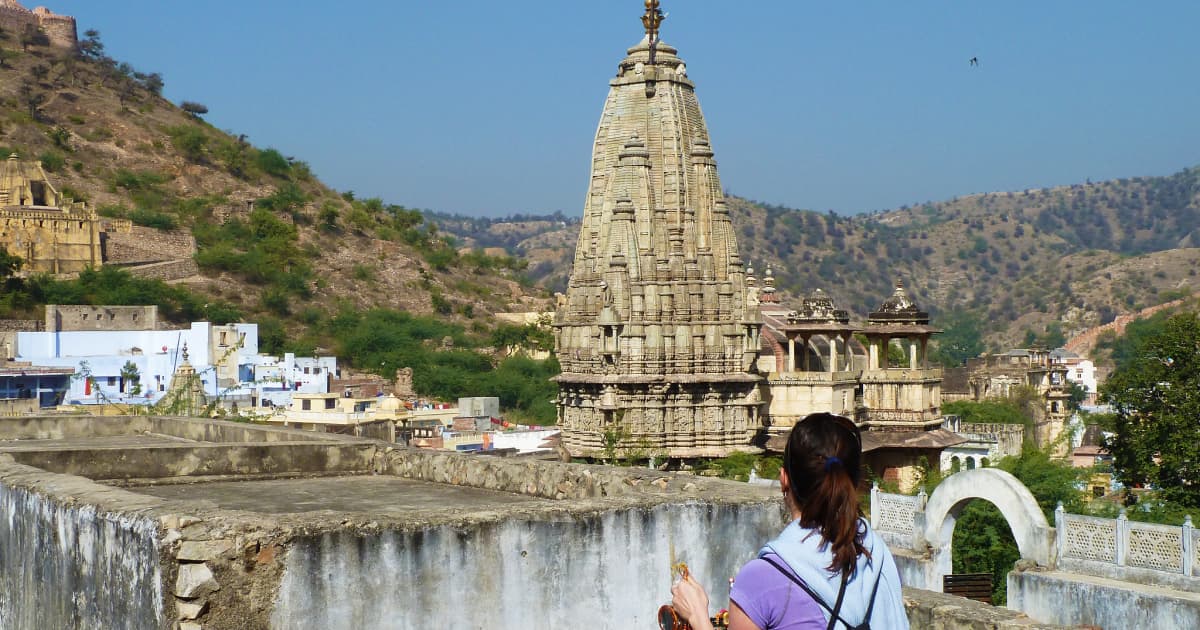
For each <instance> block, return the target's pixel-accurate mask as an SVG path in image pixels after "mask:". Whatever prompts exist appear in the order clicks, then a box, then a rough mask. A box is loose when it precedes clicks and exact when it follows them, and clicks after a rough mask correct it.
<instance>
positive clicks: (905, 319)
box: [867, 280, 929, 324]
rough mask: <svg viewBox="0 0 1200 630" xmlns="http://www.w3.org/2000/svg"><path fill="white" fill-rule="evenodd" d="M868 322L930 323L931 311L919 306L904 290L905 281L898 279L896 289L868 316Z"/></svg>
mask: <svg viewBox="0 0 1200 630" xmlns="http://www.w3.org/2000/svg"><path fill="white" fill-rule="evenodd" d="M867 321H868V322H878V323H904V324H928V323H929V313H926V312H924V311H922V310H920V309H919V308H917V303H916V302H913V301H912V298H910V297H908V292H907V291H905V290H904V281H903V280H896V290H895V291H893V292H892V295H891V297H889V298H888V299H886V300H884V301H883V304H880V305H879V308H878V309H875V312H873V313H871V314H870V315H869V316H868V317H867Z"/></svg>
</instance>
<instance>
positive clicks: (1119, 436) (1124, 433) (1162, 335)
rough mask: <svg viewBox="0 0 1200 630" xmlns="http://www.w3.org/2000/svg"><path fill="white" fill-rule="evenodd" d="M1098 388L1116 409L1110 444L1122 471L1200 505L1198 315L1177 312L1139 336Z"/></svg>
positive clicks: (1133, 481) (1134, 481)
mask: <svg viewBox="0 0 1200 630" xmlns="http://www.w3.org/2000/svg"><path fill="white" fill-rule="evenodd" d="M1100 394H1101V400H1102V401H1103V402H1106V403H1109V404H1111V405H1112V406H1113V411H1114V413H1115V418H1114V420H1113V425H1114V427H1113V428H1114V431H1115V432H1114V435H1113V436H1112V437H1111V438H1109V439H1107V440H1106V441H1105V447H1106V448H1107V449H1108V451H1109V452H1110V453H1112V455H1113V465H1114V468H1115V472H1116V474H1117V476H1118V478H1120V479H1121V480H1122V481H1124V482H1125V483H1126V484H1127V485H1146V484H1148V485H1152V486H1154V487H1157V488H1158V489H1159V490H1160V491H1161V492H1162V494H1163V495H1164V497H1166V498H1167V499H1168V500H1172V501H1175V502H1178V503H1180V504H1182V505H1185V506H1188V507H1200V423H1197V421H1196V419H1197V418H1200V317H1198V316H1197V314H1196V313H1184V314H1180V315H1176V316H1174V317H1171V318H1170V319H1168V320H1166V321H1165V322H1164V323H1163V325H1162V327H1161V329H1160V330H1158V331H1155V332H1151V333H1148V334H1146V335H1145V336H1144V337H1141V338H1140V339H1139V340H1138V341H1137V342H1136V345H1135V346H1134V347H1133V356H1132V358H1131V360H1129V361H1128V363H1126V364H1125V366H1124V367H1121V368H1118V369H1117V371H1116V372H1114V373H1113V375H1112V376H1111V377H1109V379H1108V381H1107V382H1105V383H1104V385H1103V386H1101V388H1100Z"/></svg>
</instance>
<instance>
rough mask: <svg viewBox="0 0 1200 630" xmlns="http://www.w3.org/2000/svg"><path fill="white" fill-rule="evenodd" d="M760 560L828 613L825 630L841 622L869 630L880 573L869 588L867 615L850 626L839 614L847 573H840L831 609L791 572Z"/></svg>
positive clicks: (858, 629) (880, 577)
mask: <svg viewBox="0 0 1200 630" xmlns="http://www.w3.org/2000/svg"><path fill="white" fill-rule="evenodd" d="M760 559H761V560H765V561H766V562H767V564H770V565H771V566H773V567H775V569H776V570H777V571H779V572H780V573H782V574H783V575H784V577H786V578H787V579H789V580H791V581H792V582H793V583H795V584H796V586H799V587H800V590H802V591H804V592H805V593H808V596H809V597H811V598H812V599H813V601H815V602H817V604H818V605H819V606H820V607H821V608H824V609H825V610H827V611H828V612H829V626H828V628H826V630H833V626H834V623H835V622H838V621H840V622H842V624H843V625H845V626H846V627H847V628H850V629H851V630H869V628H870V627H871V613H872V612H874V610H875V595H876V594H877V593H879V583H880V582H882V581H883V572H882V571H880V572H879V575H877V576H875V586H873V587H871V599H870V600H869V601H868V602H867V613H866V615H865V616H863V620H862V623H860V624H859V625H857V626H853V625H850V622H848V621H846V620H845V619H843V618H842V617H841V615H840V614H839V613H840V612H841V609H842V600H843V598H844V597H845V595H846V584H847V583H848V582H849V580H850V574H849V573H842V586H841V588H839V589H838V596H837V602H836V603H835V604H834V606H833V608H830V607H829V604H827V603H825V600H823V599H821V597H820V596H818V595H817V594H816V592H814V591H813V590H812V587H810V586H809V585H808V584H805V583H804V580H801V579H800V578H798V577H796V576H795V575H793V574H792V572H791V571H788V570H787V569H785V568H784V567H783V566H782V565H780V564H779V563H778V562H775V561H774V560H772V559H771V558H769V557H767V556H760Z"/></svg>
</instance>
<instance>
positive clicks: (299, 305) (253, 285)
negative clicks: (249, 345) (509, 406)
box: [0, 29, 545, 329]
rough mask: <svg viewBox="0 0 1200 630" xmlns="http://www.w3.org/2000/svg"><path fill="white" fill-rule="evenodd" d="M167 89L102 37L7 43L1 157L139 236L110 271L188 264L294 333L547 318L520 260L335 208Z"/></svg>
mask: <svg viewBox="0 0 1200 630" xmlns="http://www.w3.org/2000/svg"><path fill="white" fill-rule="evenodd" d="M162 88H163V78H162V77H161V76H159V75H158V74H155V73H152V72H149V71H145V72H143V71H141V70H140V69H137V68H133V67H131V66H130V65H128V64H125V63H120V62H117V61H115V60H113V59H111V58H109V57H108V56H107V55H106V54H105V52H104V46H103V43H102V41H101V40H100V38H99V34H98V33H95V32H94V31H89V32H87V33H85V34H84V35H83V36H82V37H81V38H80V40H79V47H78V51H76V50H74V49H72V48H70V47H63V46H61V45H54V43H53V42H50V41H45V40H41V41H39V40H38V39H36V38H33V39H31V38H28V37H24V36H21V35H20V34H18V33H14V32H12V29H0V152H2V153H3V155H4V156H5V157H7V156H8V155H9V154H10V153H17V154H19V155H20V156H21V157H23V158H27V159H29V158H31V159H37V160H40V161H41V164H42V166H43V168H44V169H45V170H46V171H47V172H48V174H49V176H50V178H51V180H52V182H53V184H54V185H55V186H56V187H57V188H58V189H59V190H60V191H62V192H63V193H64V194H66V195H67V196H70V197H73V198H74V199H76V200H84V201H86V202H87V203H88V204H89V205H90V206H91V207H92V208H95V209H97V210H98V212H99V213H100V214H101V215H104V216H109V217H120V218H126V219H130V220H131V221H132V222H133V224H134V225H135V232H134V235H133V236H132V237H126V238H124V239H123V240H122V239H114V241H113V245H114V247H112V248H110V249H111V250H112V251H111V252H110V254H112V255H113V256H114V258H113V259H112V260H110V261H109V262H113V263H121V264H134V263H139V262H140V263H144V262H147V261H148V259H153V258H154V257H155V255H156V254H159V255H160V256H165V257H166V258H172V257H175V258H179V257H182V258H185V259H186V258H192V259H194V261H195V263H196V264H194V265H191V266H190V267H178V268H174V269H175V271H176V272H178V270H179V269H190V271H185V272H183V273H175V275H174V276H171V277H169V278H168V279H171V280H172V281H174V282H178V283H182V284H185V285H187V286H188V287H190V288H191V289H193V290H194V291H195V292H198V293H200V294H201V295H204V296H208V297H211V298H212V299H213V300H220V301H223V302H226V303H228V304H230V305H232V306H233V307H234V309H235V311H236V312H237V313H238V314H239V315H240V316H242V317H246V318H274V319H275V320H277V322H283V323H286V324H287V325H288V326H289V328H292V329H295V327H299V328H300V329H304V328H306V327H307V326H308V325H309V324H312V323H313V322H315V321H318V320H320V319H321V318H323V317H325V316H326V315H328V314H329V313H332V312H335V311H336V310H337V309H339V308H342V307H343V306H353V307H358V308H363V307H370V306H383V307H390V308H395V309H402V310H407V311H411V312H413V313H418V314H433V313H437V314H438V315H440V316H445V317H448V318H452V319H455V320H458V321H460V322H461V323H470V322H471V321H476V322H481V323H479V324H477V326H476V327H477V328H478V327H481V326H490V322H489V321H487V318H486V316H487V315H488V314H489V313H491V312H495V311H500V310H535V309H539V308H542V307H543V306H544V304H545V293H544V292H542V291H541V290H540V289H536V288H530V287H528V286H523V285H522V283H521V278H520V274H519V271H520V270H519V269H518V268H517V266H516V265H515V264H514V261H512V260H511V259H507V258H504V257H500V258H493V257H488V256H486V255H483V254H479V253H468V252H463V251H460V247H459V246H458V244H456V243H453V242H451V240H450V239H447V238H445V237H443V236H442V235H441V234H440V233H439V232H438V231H437V229H436V227H435V226H433V225H432V224H429V223H426V222H425V220H424V218H423V216H422V215H421V214H420V213H419V212H417V211H413V210H409V209H406V208H404V207H402V206H397V205H390V204H386V203H383V202H382V201H381V200H378V199H369V200H360V199H354V198H353V196H352V195H350V194H346V195H342V194H339V193H337V192H336V191H333V190H331V189H330V188H328V187H327V186H325V185H324V184H322V183H321V182H320V181H319V180H318V179H317V177H316V175H315V174H314V173H312V172H311V171H310V169H309V168H308V165H307V164H305V163H304V162H303V161H301V160H297V159H294V158H291V157H287V156H284V155H282V154H280V153H279V152H278V151H276V150H273V149H270V148H259V147H255V146H253V145H252V144H250V143H249V142H248V141H247V138H246V136H244V135H235V134H232V133H228V132H223V131H221V130H218V129H215V128H214V127H212V126H211V125H209V124H208V123H206V122H205V121H204V119H203V114H204V113H206V112H207V110H206V108H205V107H204V106H203V105H202V104H200V103H183V104H181V105H182V106H176V105H175V104H173V103H171V102H168V101H167V100H165V99H164V98H162V96H161V92H162ZM167 244H170V246H168V245H167ZM180 247H182V248H183V249H182V252H180V251H176V250H178V249H179V248H180ZM180 276H186V277H180Z"/></svg>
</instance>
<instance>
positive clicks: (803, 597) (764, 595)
mask: <svg viewBox="0 0 1200 630" xmlns="http://www.w3.org/2000/svg"><path fill="white" fill-rule="evenodd" d="M767 555H769V556H772V558H771V559H772V560H774V561H776V562H778V563H779V564H781V565H783V566H785V567H786V566H787V564H786V563H785V562H784V561H783V559H782V558H780V557H779V556H776V555H775V554H767ZM729 599H730V601H732V602H733V603H735V604H737V605H738V608H741V609H742V610H743V611H744V612H745V613H746V616H747V617H749V618H750V621H753V622H754V625H756V626H758V627H759V628H762V630H810V629H812V630H825V628H826V627H828V625H829V621H827V620H826V619H825V614H824V613H823V612H822V609H821V605H820V604H818V603H817V602H816V601H814V600H813V598H812V597H811V596H810V595H809V594H808V593H805V592H804V590H803V589H801V588H800V587H799V586H796V584H795V583H794V582H792V581H791V580H790V579H788V578H787V577H786V576H785V575H784V574H782V573H780V572H779V569H776V568H775V567H773V566H771V565H770V564H768V563H767V561H765V560H763V559H761V558H755V559H754V560H751V561H750V562H747V563H746V566H744V567H742V570H741V571H740V572H738V574H737V577H735V578H734V579H733V585H732V586H731V587H730V589H729Z"/></svg>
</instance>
